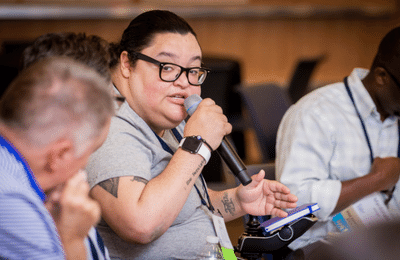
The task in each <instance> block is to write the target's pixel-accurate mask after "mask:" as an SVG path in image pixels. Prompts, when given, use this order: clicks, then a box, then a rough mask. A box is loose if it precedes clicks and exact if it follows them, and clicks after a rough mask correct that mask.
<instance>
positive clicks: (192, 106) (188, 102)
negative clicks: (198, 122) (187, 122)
mask: <svg viewBox="0 0 400 260" xmlns="http://www.w3.org/2000/svg"><path fill="white" fill-rule="evenodd" d="M202 100H203V99H202V98H201V97H200V96H199V95H197V94H193V95H191V96H189V97H187V98H186V99H185V101H184V102H183V104H184V106H185V109H186V112H187V113H188V115H189V116H191V115H193V113H194V111H196V109H197V106H198V105H199V103H200V102H201V101H202Z"/></svg>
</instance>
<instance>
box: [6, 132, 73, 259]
mask: <svg viewBox="0 0 400 260" xmlns="http://www.w3.org/2000/svg"><path fill="white" fill-rule="evenodd" d="M3 141H4V139H3ZM14 151H15V150H14ZM0 257H1V258H5V259H57V260H59V259H64V258H65V257H64V251H63V248H62V245H61V242H60V240H59V236H58V233H57V229H56V227H55V225H54V222H53V219H52V217H51V215H50V214H49V212H48V211H47V210H46V208H45V207H44V204H43V201H42V199H41V197H40V196H39V194H38V193H37V192H36V191H35V189H34V188H33V187H32V185H31V183H30V181H29V178H28V174H27V172H26V170H25V169H24V167H23V164H22V163H21V161H19V160H18V159H17V158H16V157H15V156H14V155H13V154H12V153H10V150H8V149H7V148H6V147H4V146H0Z"/></svg>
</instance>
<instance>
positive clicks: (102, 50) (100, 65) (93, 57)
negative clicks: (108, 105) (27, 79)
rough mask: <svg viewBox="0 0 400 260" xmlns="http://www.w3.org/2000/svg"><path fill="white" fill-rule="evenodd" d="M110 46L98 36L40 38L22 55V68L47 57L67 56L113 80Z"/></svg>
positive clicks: (74, 34) (73, 35) (59, 35)
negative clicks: (110, 65)
mask: <svg viewBox="0 0 400 260" xmlns="http://www.w3.org/2000/svg"><path fill="white" fill-rule="evenodd" d="M108 48H109V44H108V42H107V41H106V40H104V39H102V38H101V37H99V36H96V35H90V36H86V34H85V33H73V32H61V33H48V34H44V35H42V36H40V37H38V38H37V39H36V40H35V41H34V42H33V44H32V45H30V46H28V47H27V48H26V49H25V50H24V52H23V54H22V60H21V62H22V68H26V67H28V66H30V65H31V64H32V63H34V62H36V61H39V60H41V59H43V58H46V57H52V56H67V57H70V58H72V59H74V60H77V61H80V62H82V63H84V64H86V65H87V66H89V67H91V68H93V69H95V70H96V71H97V72H98V73H99V74H100V75H101V76H102V77H104V78H105V79H107V80H108V81H110V80H111V75H110V71H109V67H108V63H109V51H108Z"/></svg>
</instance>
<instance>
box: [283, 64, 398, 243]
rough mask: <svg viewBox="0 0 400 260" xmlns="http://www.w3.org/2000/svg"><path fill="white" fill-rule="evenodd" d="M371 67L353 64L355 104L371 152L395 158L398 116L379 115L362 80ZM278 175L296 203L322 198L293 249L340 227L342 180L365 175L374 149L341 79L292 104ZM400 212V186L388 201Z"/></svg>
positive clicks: (285, 120) (285, 123) (285, 121)
mask: <svg viewBox="0 0 400 260" xmlns="http://www.w3.org/2000/svg"><path fill="white" fill-rule="evenodd" d="M367 73H368V70H364V69H354V70H353V72H352V73H351V75H350V76H349V77H348V83H349V87H350V89H351V92H352V93H353V96H354V100H355V104H356V105H357V109H358V110H359V112H360V116H361V118H362V120H363V122H364V124H365V127H366V131H367V133H368V136H369V139H370V143H371V146H372V151H373V155H374V156H375V157H382V158H383V157H391V156H393V157H397V151H398V148H399V147H398V146H399V132H398V122H397V118H395V117H394V116H390V117H388V118H386V119H385V121H384V122H382V121H381V118H380V114H379V113H378V111H377V108H376V106H375V104H374V102H373V100H372V98H371V96H370V95H369V93H368V91H367V90H366V89H365V87H364V85H363V84H362V81H361V80H362V79H363V78H364V77H365V76H366V75H367ZM276 154H277V160H276V177H277V179H278V180H279V181H280V182H282V183H283V184H285V185H287V186H288V187H289V188H290V190H291V192H292V193H293V194H295V195H296V196H297V197H298V199H299V200H298V205H302V204H304V203H310V202H315V203H318V205H319V207H320V208H321V210H319V211H318V212H316V213H315V215H316V216H317V217H318V218H319V221H318V223H316V224H315V225H314V226H313V227H312V228H311V229H310V230H309V231H307V232H306V233H305V234H304V235H303V236H301V237H300V238H298V239H296V240H295V241H293V242H292V243H291V244H290V247H291V248H292V249H296V248H300V247H304V246H305V245H307V244H310V243H313V242H315V241H317V240H320V239H322V238H325V237H326V236H327V234H328V233H330V232H337V231H338V230H337V228H336V226H335V225H334V223H333V221H332V220H331V219H332V216H331V214H332V212H333V210H334V209H335V207H336V203H337V201H338V199H339V196H340V192H341V187H342V186H341V182H342V181H346V180H350V179H354V178H357V177H361V176H364V175H366V174H368V173H369V171H370V168H371V160H370V150H369V148H368V144H367V141H366V137H365V134H364V131H363V128H362V126H361V123H360V119H359V117H358V115H357V113H356V110H355V108H354V105H353V103H352V101H351V99H350V98H349V95H348V93H347V92H346V89H345V86H344V83H343V82H339V83H335V84H332V85H329V86H325V87H322V88H320V89H317V90H315V91H313V92H312V93H310V94H308V95H306V96H305V97H303V98H302V99H300V100H299V101H298V102H297V103H296V104H294V105H293V106H292V107H290V108H289V110H288V111H287V113H286V114H285V116H284V118H283V119H282V122H281V124H280V126H279V130H278V135H277V153H276ZM389 206H390V207H389V210H391V211H392V213H393V214H395V215H398V214H399V213H400V211H399V207H400V189H396V190H395V192H394V194H393V199H392V200H391V201H390V203H389Z"/></svg>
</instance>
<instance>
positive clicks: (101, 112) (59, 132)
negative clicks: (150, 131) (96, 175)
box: [0, 57, 114, 260]
mask: <svg viewBox="0 0 400 260" xmlns="http://www.w3.org/2000/svg"><path fill="white" fill-rule="evenodd" d="M107 86H108V82H107V81H105V80H104V79H102V78H100V77H99V76H98V74H97V72H95V71H93V70H92V69H91V68H89V67H87V66H85V65H83V64H80V63H78V62H76V61H73V60H71V59H69V58H65V57H64V58H48V59H43V60H42V61H39V62H37V63H35V64H33V65H31V66H30V67H29V68H27V69H25V70H23V71H22V72H21V73H20V74H19V76H17V78H16V79H15V80H14V81H13V82H12V83H11V85H10V86H9V88H8V89H7V91H6V92H5V94H4V95H3V97H2V99H1V100H0V134H1V138H0V142H1V148H0V149H1V155H0V160H1V161H2V162H1V163H0V167H1V168H2V170H1V172H2V174H1V175H0V178H1V180H0V219H1V221H0V256H1V258H2V259H64V258H66V259H71V260H72V259H74V260H75V259H86V257H87V252H86V247H85V242H84V240H85V239H86V237H87V235H88V232H89V229H90V228H91V227H92V226H93V225H95V224H96V222H97V221H98V219H99V217H100V208H99V205H98V203H97V202H95V201H94V200H92V199H90V198H89V196H88V191H89V187H88V184H87V182H86V177H85V174H83V173H82V172H80V170H81V169H82V168H83V167H84V166H85V164H86V162H87V160H88V158H89V155H90V154H91V153H92V152H93V151H95V150H96V149H97V148H98V147H99V146H100V145H101V144H102V143H103V141H104V139H105V138H106V136H107V133H108V127H109V124H110V118H111V116H112V115H113V112H114V109H113V103H112V97H111V95H110V92H109V91H108V90H107V89H108V87H107Z"/></svg>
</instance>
